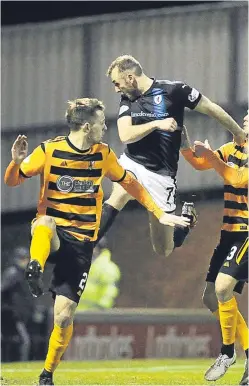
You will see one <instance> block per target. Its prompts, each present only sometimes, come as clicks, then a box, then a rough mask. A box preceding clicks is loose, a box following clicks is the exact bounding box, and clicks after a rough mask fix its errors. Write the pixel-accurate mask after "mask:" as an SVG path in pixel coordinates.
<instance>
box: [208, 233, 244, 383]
mask: <svg viewBox="0 0 249 386" xmlns="http://www.w3.org/2000/svg"><path fill="white" fill-rule="evenodd" d="M230 237H231V236H230ZM247 250H248V240H247V241H246V240H242V241H239V242H235V243H233V246H232V247H231V249H230V253H229V254H228V255H227V258H226V260H225V261H224V263H223V265H222V267H221V269H220V272H219V274H218V276H217V279H216V282H215V291H216V296H217V299H218V305H219V318H220V325H221V331H222V340H223V345H222V348H221V353H220V355H219V357H218V358H217V359H216V361H215V363H214V364H213V365H212V366H211V367H210V368H209V369H208V370H207V372H206V374H205V378H206V379H207V380H209V381H215V380H217V379H219V378H221V377H222V376H223V375H224V374H225V373H226V371H227V369H228V368H229V367H230V366H231V365H232V364H233V363H234V362H235V360H236V354H235V351H234V343H235V337H236V330H237V331H238V329H239V331H238V332H237V335H240V340H241V341H242V344H243V345H244V349H245V353H246V355H247V357H248V328H247V326H246V324H245V321H244V319H243V317H242V315H241V314H240V313H239V310H238V306H237V301H236V299H235V297H234V290H235V288H236V285H237V283H238V281H239V280H246V279H247V278H248V271H247V270H248V257H247ZM238 319H239V321H238ZM243 342H244V343H243Z"/></svg>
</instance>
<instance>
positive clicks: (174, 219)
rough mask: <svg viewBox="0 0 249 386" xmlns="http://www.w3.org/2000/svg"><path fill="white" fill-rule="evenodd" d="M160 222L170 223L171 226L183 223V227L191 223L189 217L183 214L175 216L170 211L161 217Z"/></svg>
mask: <svg viewBox="0 0 249 386" xmlns="http://www.w3.org/2000/svg"><path fill="white" fill-rule="evenodd" d="M159 222H160V224H163V225H169V226H171V227H173V226H175V225H181V226H183V227H187V226H189V225H190V219H189V218H187V217H183V216H175V215H174V214H168V213H164V214H163V215H162V216H161V217H160V219H159Z"/></svg>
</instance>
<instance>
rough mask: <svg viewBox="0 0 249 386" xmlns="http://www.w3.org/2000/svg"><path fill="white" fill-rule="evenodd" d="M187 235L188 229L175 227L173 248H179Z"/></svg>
mask: <svg viewBox="0 0 249 386" xmlns="http://www.w3.org/2000/svg"><path fill="white" fill-rule="evenodd" d="M188 233H189V227H182V226H180V225H175V230H174V244H175V245H174V246H175V248H178V247H181V246H182V244H183V242H184V240H185V238H186V237H187V235H188Z"/></svg>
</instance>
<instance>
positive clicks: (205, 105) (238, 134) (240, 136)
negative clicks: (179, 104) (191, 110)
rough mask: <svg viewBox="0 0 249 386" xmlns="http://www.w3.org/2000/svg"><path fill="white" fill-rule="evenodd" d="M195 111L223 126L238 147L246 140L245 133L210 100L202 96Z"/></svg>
mask: <svg viewBox="0 0 249 386" xmlns="http://www.w3.org/2000/svg"><path fill="white" fill-rule="evenodd" d="M195 110H196V111H198V112H200V113H203V114H206V115H209V116H210V117H213V118H215V119H216V120H217V121H219V122H220V123H221V124H222V125H223V126H225V127H226V128H227V129H228V130H229V131H230V132H231V133H232V134H233V136H234V140H235V142H236V143H238V144H239V145H241V144H243V143H244V142H245V140H246V133H245V132H244V130H242V128H241V127H240V126H239V125H238V124H237V123H236V122H235V120H234V119H233V118H232V117H231V116H230V115H229V114H228V113H227V112H226V111H225V110H224V109H223V108H222V107H220V106H219V105H217V104H216V103H214V102H212V101H211V100H210V99H208V98H207V97H205V96H204V95H202V97H201V99H200V101H199V103H198V104H197V106H196V107H195Z"/></svg>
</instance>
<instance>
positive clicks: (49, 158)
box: [20, 137, 125, 241]
mask: <svg viewBox="0 0 249 386" xmlns="http://www.w3.org/2000/svg"><path fill="white" fill-rule="evenodd" d="M20 174H21V175H22V176H23V177H26V178H28V177H32V176H34V175H37V174H40V175H41V187H40V197H39V203H38V208H37V209H38V212H37V217H39V216H42V215H48V216H52V217H53V218H54V220H55V222H56V224H57V226H59V227H60V228H61V229H63V230H65V231H67V232H69V233H70V234H71V235H73V236H74V237H76V238H77V239H79V240H85V239H88V240H91V241H94V240H96V238H97V234H98V229H99V224H100V218H101V211H102V199H103V190H102V187H101V181H102V179H103V177H104V176H107V177H108V178H110V179H111V180H113V181H121V180H122V179H123V178H124V177H125V170H124V169H123V167H122V166H121V165H120V164H119V163H118V161H117V158H116V155H115V154H114V152H113V151H112V150H111V149H110V148H109V146H108V145H106V144H104V143H99V144H96V145H94V146H92V147H91V148H90V149H88V150H85V151H81V150H79V149H77V148H76V147H75V146H74V145H73V144H72V143H71V142H70V140H69V138H68V137H57V138H55V139H53V140H48V141H46V142H43V143H42V144H41V145H40V146H38V147H37V148H36V149H35V150H34V151H33V153H32V154H30V156H28V157H27V158H26V159H25V160H24V161H23V162H22V164H21V166H20Z"/></svg>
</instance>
